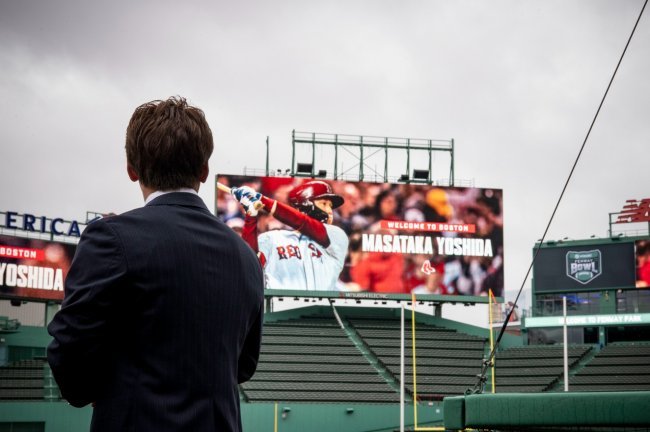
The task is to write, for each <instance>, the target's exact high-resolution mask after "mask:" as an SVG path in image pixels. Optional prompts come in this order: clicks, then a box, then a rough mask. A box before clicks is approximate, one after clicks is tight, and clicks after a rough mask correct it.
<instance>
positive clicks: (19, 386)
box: [0, 359, 45, 400]
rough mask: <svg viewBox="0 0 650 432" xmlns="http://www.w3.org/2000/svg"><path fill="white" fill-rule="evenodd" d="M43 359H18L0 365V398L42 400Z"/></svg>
mask: <svg viewBox="0 0 650 432" xmlns="http://www.w3.org/2000/svg"><path fill="white" fill-rule="evenodd" d="M44 367H45V361H44V360H43V359H38V360H32V359H30V360H19V361H16V362H12V363H10V364H8V365H6V366H2V367H0V400H43V397H44V394H45V393H44V392H45V390H44V389H45V373H44Z"/></svg>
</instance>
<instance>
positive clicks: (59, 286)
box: [0, 235, 76, 301]
mask: <svg viewBox="0 0 650 432" xmlns="http://www.w3.org/2000/svg"><path fill="white" fill-rule="evenodd" d="M75 248H76V246H75V245H73V244H67V243H58V242H50V241H44V240H36V239H27V238H22V237H12V236H5V235H0V297H2V298H16V299H23V300H36V301H45V300H53V301H62V300H63V286H64V281H65V277H66V276H67V274H68V270H69V269H70V263H71V262H72V258H73V257H74V252H75Z"/></svg>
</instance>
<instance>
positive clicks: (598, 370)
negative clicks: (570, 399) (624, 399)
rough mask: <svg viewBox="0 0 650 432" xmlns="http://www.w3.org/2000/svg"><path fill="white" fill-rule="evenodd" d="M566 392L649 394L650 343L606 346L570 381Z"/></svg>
mask: <svg viewBox="0 0 650 432" xmlns="http://www.w3.org/2000/svg"><path fill="white" fill-rule="evenodd" d="M569 390H571V391H636V390H650V342H638V343H613V344H610V345H607V346H606V347H604V348H603V349H602V350H601V351H600V352H599V353H598V354H596V356H595V357H594V358H593V359H592V360H591V361H590V362H589V363H588V364H587V365H586V366H585V367H584V368H583V369H582V370H580V371H578V373H577V374H576V375H574V376H572V377H570V379H569Z"/></svg>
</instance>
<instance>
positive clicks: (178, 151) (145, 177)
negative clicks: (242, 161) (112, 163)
mask: <svg viewBox="0 0 650 432" xmlns="http://www.w3.org/2000/svg"><path fill="white" fill-rule="evenodd" d="M213 148H214V144H213V141H212V131H211V130H210V127H209V126H208V122H207V121H206V120H205V115H204V114H203V111H201V110H200V109H199V108H196V107H193V106H190V105H188V104H187V101H186V100H185V99H184V98H181V97H171V98H169V99H167V100H165V101H160V100H156V101H152V102H148V103H145V104H143V105H140V106H139V107H138V108H136V110H135V112H134V113H133V115H132V116H131V120H130V121H129V126H128V127H127V129H126V160H127V163H128V165H129V166H130V167H131V169H132V170H133V171H134V172H135V173H136V174H137V176H138V179H139V180H140V183H142V184H143V185H144V186H147V187H149V188H151V189H154V190H161V191H165V190H172V189H179V188H184V187H187V188H189V187H194V186H195V185H196V184H198V183H199V182H200V180H201V175H202V173H203V170H204V167H207V163H208V159H209V158H210V155H211V154H212V150H213Z"/></svg>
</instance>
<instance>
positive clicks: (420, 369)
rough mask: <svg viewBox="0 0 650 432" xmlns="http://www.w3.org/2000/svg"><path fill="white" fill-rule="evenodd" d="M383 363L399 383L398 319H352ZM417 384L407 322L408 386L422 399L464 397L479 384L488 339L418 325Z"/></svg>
mask: <svg viewBox="0 0 650 432" xmlns="http://www.w3.org/2000/svg"><path fill="white" fill-rule="evenodd" d="M348 321H349V322H350V324H351V325H352V326H353V327H354V329H355V330H356V331H357V333H358V334H359V335H360V336H361V337H362V338H363V340H364V342H365V343H366V344H367V346H368V348H369V349H370V350H371V351H372V352H373V353H374V355H375V356H376V357H377V359H378V360H379V362H381V364H383V366H384V367H385V368H386V369H387V370H388V371H389V372H390V373H391V374H392V375H393V377H394V379H395V380H396V381H397V382H399V378H400V321H399V320H398V319H382V320H377V319H372V318H348ZM415 336H416V341H415V354H416V363H415V366H416V369H415V371H416V381H415V386H414V382H413V360H412V359H413V353H412V350H411V348H412V345H413V343H412V340H413V338H412V333H411V322H410V320H406V321H405V334H404V355H405V360H404V364H405V366H404V369H405V372H404V373H405V375H404V387H405V390H406V391H407V392H408V393H409V394H410V395H411V396H414V395H415V391H416V390H417V397H418V399H420V400H439V399H442V398H443V397H445V396H449V395H460V394H464V393H465V391H466V390H467V389H468V388H470V387H472V386H473V385H474V384H475V383H476V375H477V374H478V373H480V371H481V364H482V363H481V362H482V359H483V356H484V351H485V342H486V340H485V339H484V338H480V337H476V336H471V335H467V334H464V333H460V332H457V331H456V330H453V329H449V328H443V327H437V326H433V325H429V324H423V323H417V325H416V329H415Z"/></svg>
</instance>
